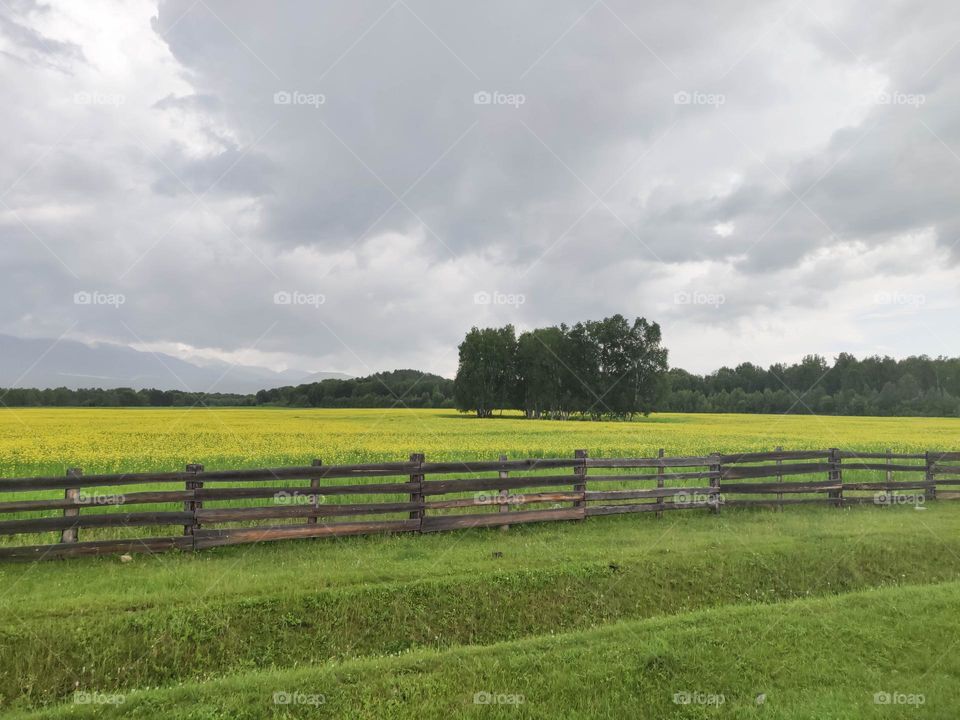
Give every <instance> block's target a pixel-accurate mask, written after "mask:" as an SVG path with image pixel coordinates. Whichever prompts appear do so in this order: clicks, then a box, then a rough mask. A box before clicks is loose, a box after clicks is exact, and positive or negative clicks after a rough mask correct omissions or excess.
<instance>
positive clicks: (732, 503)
mask: <svg viewBox="0 0 960 720" xmlns="http://www.w3.org/2000/svg"><path fill="white" fill-rule="evenodd" d="M724 492H726V491H724ZM841 502H842V500H841V499H840V498H831V497H824V498H785V499H783V500H776V499H773V498H771V499H769V500H725V501H724V503H723V504H724V507H727V506H729V507H769V508H777V507H779V506H780V505H817V504H819V505H823V504H826V505H840V504H841Z"/></svg>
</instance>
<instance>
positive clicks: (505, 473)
mask: <svg viewBox="0 0 960 720" xmlns="http://www.w3.org/2000/svg"><path fill="white" fill-rule="evenodd" d="M506 461H507V456H506V455H501V456H500V462H502V463H503V462H506ZM497 474H498V476H499V478H500V479H501V480H508V479H509V478H510V471H509V470H501V471H500V472H499V473H497ZM498 494H499V495H500V496H501V497H503V496H505V495H509V493H508V491H507V489H506V488H501V489H500V490H499V493H498ZM500 512H501V513H508V512H510V503H509V502H502V503H500ZM500 529H501V530H503V531H507V530H509V529H510V526H509V525H501V526H500Z"/></svg>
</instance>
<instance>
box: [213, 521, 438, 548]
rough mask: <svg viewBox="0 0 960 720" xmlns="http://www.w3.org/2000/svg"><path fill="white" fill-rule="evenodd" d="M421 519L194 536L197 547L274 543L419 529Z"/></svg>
mask: <svg viewBox="0 0 960 720" xmlns="http://www.w3.org/2000/svg"><path fill="white" fill-rule="evenodd" d="M419 527H420V521H419V520H409V519H407V520H381V521H369V522H345V523H325V524H322V525H321V524H317V525H272V526H268V527H259V528H229V529H217V530H211V529H203V530H200V531H198V532H197V534H196V535H194V546H195V547H196V548H197V549H198V550H203V549H206V548H212V547H219V546H221V545H241V544H244V543H259V542H272V541H274V540H292V539H296V538H312V537H342V536H345V535H372V534H378V533H385V532H390V533H393V532H416V530H417V529H418V528H419Z"/></svg>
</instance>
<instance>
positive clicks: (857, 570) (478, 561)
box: [0, 503, 960, 707]
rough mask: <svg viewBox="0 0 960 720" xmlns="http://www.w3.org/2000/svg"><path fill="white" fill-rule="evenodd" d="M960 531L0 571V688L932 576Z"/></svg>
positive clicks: (735, 526) (651, 533)
mask: <svg viewBox="0 0 960 720" xmlns="http://www.w3.org/2000/svg"><path fill="white" fill-rule="evenodd" d="M958 531H960V506H953V505H950V504H946V503H944V504H941V505H937V506H935V507H931V508H930V509H928V510H924V511H914V510H912V509H909V508H892V509H876V508H872V507H870V508H854V509H846V510H837V509H834V508H803V509H799V508H798V509H795V510H793V509H792V511H791V512H784V513H772V512H762V511H761V512H752V511H736V512H732V511H731V512H725V513H724V514H722V515H720V516H714V515H711V514H709V513H706V512H690V513H674V514H668V515H667V516H665V517H664V518H663V519H662V520H660V521H657V520H656V519H655V518H652V517H650V516H645V517H640V518H638V517H621V518H599V519H593V520H591V521H588V522H585V523H572V524H563V525H545V526H528V527H518V528H513V529H511V530H510V531H509V532H507V533H501V532H498V531H495V530H494V531H489V530H488V531H469V532H463V533H455V534H450V535H435V536H422V537H418V536H397V537H393V538H377V537H369V538H350V539H344V540H342V541H339V542H323V541H321V542H316V541H314V542H310V541H306V542H290V543H282V544H275V545H270V546H259V547H252V548H225V549H221V550H217V551H213V552H210V553H207V554H198V555H163V556H156V557H138V558H137V559H136V560H135V561H134V562H132V563H129V564H122V563H120V562H119V561H117V560H116V559H101V560H93V561H81V562H63V563H47V564H43V565H39V566H37V565H31V566H4V567H2V568H0V573H2V580H3V586H4V587H5V588H6V591H5V592H4V594H3V597H2V601H0V622H2V625H0V627H2V628H3V629H2V630H0V668H2V671H0V693H2V697H3V701H4V704H6V705H7V706H20V707H25V706H28V705H31V704H33V705H35V704H38V703H39V704H42V703H51V702H56V701H62V700H65V699H68V698H69V697H70V694H71V693H72V692H73V690H74V689H75V688H76V687H78V683H79V687H81V688H87V689H95V690H101V691H107V690H111V691H116V690H124V691H127V690H131V689H134V688H138V687H156V686H169V685H173V684H176V683H181V682H189V681H197V680H202V679H209V678H213V677H218V676H223V675H226V674H230V673H236V672H243V671H252V670H254V669H266V668H296V667H299V666H304V665H318V666H321V665H324V664H326V663H329V662H331V661H341V660H345V659H349V658H359V657H365V656H388V655H392V654H397V653H405V652H408V651H410V650H414V649H418V648H433V649H441V648H454V647H457V646H461V645H474V644H489V643H495V642H501V641H505V640H517V639H521V638H524V637H529V636H535V635H542V634H549V633H551V632H567V631H571V630H579V629H585V628H589V627H595V626H602V625H604V624H605V623H609V622H615V621H622V620H629V619H640V618H649V617H654V616H665V615H674V614H678V613H685V612H689V611H691V610H696V609H703V608H718V607H722V606H728V605H744V604H745V605H755V604H758V603H769V602H776V601H781V600H786V599H793V598H798V597H809V596H819V595H833V594H837V593H843V592H849V591H852V590H860V589H864V588H869V587H875V586H882V585H895V584H903V583H936V582H943V581H950V580H955V579H957V578H960V532H958ZM891 549H895V552H892V551H891ZM495 554H502V556H495Z"/></svg>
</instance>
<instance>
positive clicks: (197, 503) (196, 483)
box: [183, 463, 203, 535]
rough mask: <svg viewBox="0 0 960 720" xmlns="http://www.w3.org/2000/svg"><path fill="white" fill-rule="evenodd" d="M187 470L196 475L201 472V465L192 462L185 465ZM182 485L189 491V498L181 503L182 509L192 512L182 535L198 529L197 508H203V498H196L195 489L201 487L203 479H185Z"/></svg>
mask: <svg viewBox="0 0 960 720" xmlns="http://www.w3.org/2000/svg"><path fill="white" fill-rule="evenodd" d="M187 472H188V473H192V474H194V475H196V474H197V473H202V472H203V465H199V464H197V463H192V464H190V465H187ZM184 487H185V489H186V491H187V492H188V493H190V499H189V500H186V501H185V502H184V503H183V511H184V512H189V513H193V520H192V521H191V522H190V524H189V525H184V526H183V534H184V535H194V534H195V533H196V531H197V530H199V529H200V523H199V522H197V510H200V509H202V508H203V500H197V493H196V491H197V490H199V489H200V488H202V487H203V480H187V481H186V482H185V483H184Z"/></svg>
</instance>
